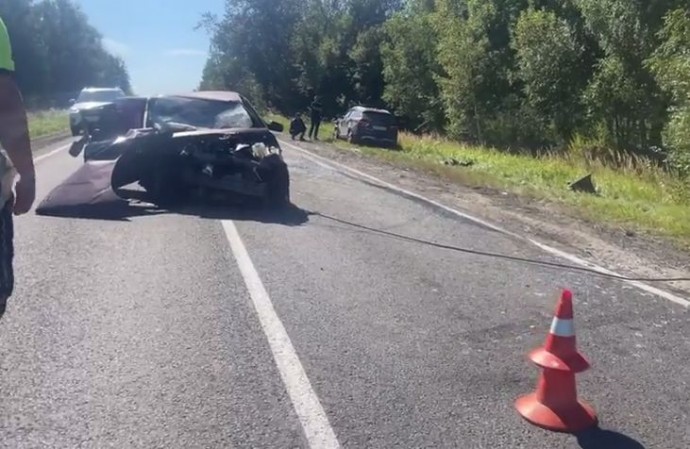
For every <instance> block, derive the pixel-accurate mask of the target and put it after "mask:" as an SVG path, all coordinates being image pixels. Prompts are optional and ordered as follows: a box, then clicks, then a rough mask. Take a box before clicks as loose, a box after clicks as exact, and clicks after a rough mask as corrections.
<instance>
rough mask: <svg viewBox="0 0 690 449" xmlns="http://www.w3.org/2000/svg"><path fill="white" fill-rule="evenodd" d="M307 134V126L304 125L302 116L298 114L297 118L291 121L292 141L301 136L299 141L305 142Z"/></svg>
mask: <svg viewBox="0 0 690 449" xmlns="http://www.w3.org/2000/svg"><path fill="white" fill-rule="evenodd" d="M305 132H307V125H305V124H304V120H302V116H301V115H300V114H299V113H297V114H296V115H295V118H293V119H292V120H291V121H290V136H291V137H292V140H295V137H297V136H299V140H304V133H305Z"/></svg>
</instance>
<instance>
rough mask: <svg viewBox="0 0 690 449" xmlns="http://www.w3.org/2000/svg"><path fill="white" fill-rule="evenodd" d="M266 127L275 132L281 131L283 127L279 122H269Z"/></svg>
mask: <svg viewBox="0 0 690 449" xmlns="http://www.w3.org/2000/svg"><path fill="white" fill-rule="evenodd" d="M268 129H269V130H271V131H275V132H277V133H282V132H283V130H284V129H285V127H284V126H283V125H282V124H281V123H278V122H271V123H269V124H268Z"/></svg>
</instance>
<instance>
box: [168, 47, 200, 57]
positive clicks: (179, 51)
mask: <svg viewBox="0 0 690 449" xmlns="http://www.w3.org/2000/svg"><path fill="white" fill-rule="evenodd" d="M165 53H166V54H168V55H170V56H206V52H205V51H202V50H194V49H193V48H175V49H173V50H168V51H167V52H165Z"/></svg>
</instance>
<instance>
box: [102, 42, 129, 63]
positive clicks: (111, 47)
mask: <svg viewBox="0 0 690 449" xmlns="http://www.w3.org/2000/svg"><path fill="white" fill-rule="evenodd" d="M102 42H103V47H105V49H106V50H108V51H109V52H110V53H112V54H114V55H115V56H119V57H121V58H124V57H125V56H126V55H127V54H128V53H129V47H128V46H127V45H126V44H123V43H122V42H118V41H116V40H115V39H110V38H108V37H104V38H103V40H102Z"/></svg>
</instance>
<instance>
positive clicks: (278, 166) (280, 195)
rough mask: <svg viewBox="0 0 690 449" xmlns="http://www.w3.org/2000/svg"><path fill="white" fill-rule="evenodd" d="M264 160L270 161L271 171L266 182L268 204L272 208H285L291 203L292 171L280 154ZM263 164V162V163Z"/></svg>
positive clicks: (265, 161)
mask: <svg viewBox="0 0 690 449" xmlns="http://www.w3.org/2000/svg"><path fill="white" fill-rule="evenodd" d="M266 159H269V160H264V161H262V162H263V163H264V164H265V163H268V164H267V165H269V167H270V168H269V170H267V172H268V173H269V174H268V176H267V180H266V184H267V190H268V192H267V193H266V205H267V206H269V207H271V208H283V207H286V206H289V205H290V172H289V170H288V167H287V164H285V162H283V161H282V160H281V159H279V158H278V156H268V157H267V158H266ZM262 165H263V164H262Z"/></svg>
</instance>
